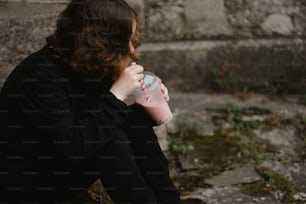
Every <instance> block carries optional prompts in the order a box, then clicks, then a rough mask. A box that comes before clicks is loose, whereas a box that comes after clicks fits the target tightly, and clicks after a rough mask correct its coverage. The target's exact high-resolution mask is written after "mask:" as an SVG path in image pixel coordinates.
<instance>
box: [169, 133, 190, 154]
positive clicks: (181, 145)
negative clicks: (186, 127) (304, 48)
mask: <svg viewBox="0 0 306 204" xmlns="http://www.w3.org/2000/svg"><path fill="white" fill-rule="evenodd" d="M169 147H170V150H171V151H172V152H174V153H176V154H183V155H186V154H190V153H191V152H192V151H193V150H194V147H193V145H192V144H190V143H187V142H184V141H182V139H180V138H176V137H171V138H170V139H169Z"/></svg>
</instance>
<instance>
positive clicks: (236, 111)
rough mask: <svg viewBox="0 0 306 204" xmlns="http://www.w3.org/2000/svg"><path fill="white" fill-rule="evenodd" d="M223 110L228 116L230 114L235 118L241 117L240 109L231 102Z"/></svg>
mask: <svg viewBox="0 0 306 204" xmlns="http://www.w3.org/2000/svg"><path fill="white" fill-rule="evenodd" d="M225 108H226V111H227V113H228V114H232V115H234V116H236V117H237V116H240V115H241V112H242V108H241V107H240V106H239V105H238V104H236V103H233V102H230V103H227V104H226V106H225Z"/></svg>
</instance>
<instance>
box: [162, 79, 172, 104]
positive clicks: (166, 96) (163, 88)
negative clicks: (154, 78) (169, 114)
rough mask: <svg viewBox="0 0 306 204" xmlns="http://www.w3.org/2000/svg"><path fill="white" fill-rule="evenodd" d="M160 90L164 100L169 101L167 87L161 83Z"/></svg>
mask: <svg viewBox="0 0 306 204" xmlns="http://www.w3.org/2000/svg"><path fill="white" fill-rule="evenodd" d="M160 90H161V92H162V93H163V94H164V97H165V99H166V101H169V100H170V97H169V92H168V89H167V87H166V86H165V85H164V84H163V83H161V84H160Z"/></svg>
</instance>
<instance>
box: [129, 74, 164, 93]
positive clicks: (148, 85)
mask: <svg viewBox="0 0 306 204" xmlns="http://www.w3.org/2000/svg"><path fill="white" fill-rule="evenodd" d="M160 82H161V80H160V78H158V77H157V76H156V75H155V74H153V73H152V72H148V71H145V72H144V78H143V83H144V85H145V90H143V89H142V88H139V89H136V91H135V94H140V93H141V92H145V91H150V90H153V89H154V88H156V87H159V86H160Z"/></svg>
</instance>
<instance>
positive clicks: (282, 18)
mask: <svg viewBox="0 0 306 204" xmlns="http://www.w3.org/2000/svg"><path fill="white" fill-rule="evenodd" d="M261 27H262V29H263V30H264V32H265V33H267V34H269V35H271V34H274V33H275V34H280V35H290V34H291V33H292V32H293V30H294V26H293V24H292V20H291V18H290V17H289V16H287V15H281V14H272V15H270V16H268V18H267V19H266V20H265V21H264V23H263V24H262V26H261Z"/></svg>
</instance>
